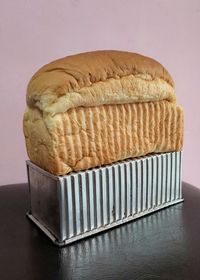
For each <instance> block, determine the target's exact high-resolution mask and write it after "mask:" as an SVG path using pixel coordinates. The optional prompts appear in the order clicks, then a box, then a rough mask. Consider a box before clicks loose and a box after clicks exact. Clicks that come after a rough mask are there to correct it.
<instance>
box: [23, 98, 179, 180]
mask: <svg viewBox="0 0 200 280" xmlns="http://www.w3.org/2000/svg"><path fill="white" fill-rule="evenodd" d="M24 134H25V137H26V145H27V151H28V154H29V157H30V159H31V160H32V161H33V162H34V163H36V164H37V165H39V166H41V167H42V168H44V169H46V170H48V171H50V172H51V173H53V174H55V175H64V174H67V173H69V172H70V171H72V170H75V171H79V170H85V169H89V168H91V167H95V166H100V165H104V164H109V163H112V162H116V161H118V160H122V159H126V158H131V157H138V156H140V155H146V154H149V153H154V152H167V151H176V150H181V149H182V145H183V111H182V109H181V108H180V107H178V106H176V105H175V104H172V103H170V102H167V101H160V102H148V103H137V104H134V103H133V104H121V105H104V106H99V107H88V108H84V107H79V108H75V109H70V110H69V111H68V112H66V113H62V114H57V115H56V116H54V117H50V116H48V117H45V118H43V117H42V114H41V113H40V112H39V110H37V109H34V110H31V109H29V110H28V111H27V112H26V113H25V116H24Z"/></svg>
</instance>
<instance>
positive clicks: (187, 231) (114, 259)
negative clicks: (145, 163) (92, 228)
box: [0, 183, 200, 280]
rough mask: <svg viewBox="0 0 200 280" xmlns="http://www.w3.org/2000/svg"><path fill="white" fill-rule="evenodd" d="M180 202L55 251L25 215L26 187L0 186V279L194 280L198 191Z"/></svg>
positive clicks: (199, 238) (187, 189)
mask: <svg viewBox="0 0 200 280" xmlns="http://www.w3.org/2000/svg"><path fill="white" fill-rule="evenodd" d="M183 190H184V199H185V201H184V203H181V204H177V205H175V206H171V207H169V208H166V209H164V210H161V211H159V212H156V213H153V214H151V215H149V216H146V217H143V218H141V219H138V220H136V221H134V222H130V223H128V224H125V225H123V226H120V227H118V228H115V229H112V230H110V231H107V232H104V233H102V234H99V235H96V236H93V237H91V238H88V239H85V240H82V241H79V242H78V243H74V244H72V245H69V246H67V247H64V248H58V247H56V246H55V245H53V243H51V241H50V240H49V239H48V238H47V237H46V236H45V235H44V234H43V233H42V232H41V231H40V230H39V229H37V228H36V226H35V225H34V224H32V223H31V222H30V221H29V220H28V219H27V218H26V216H25V213H26V211H27V210H28V207H29V206H28V187H27V184H19V185H10V186H2V187H0V279H1V280H7V279H8V280H11V279H14V280H18V279H19V280H23V279H26V280H32V279H33V280H40V279H43V280H44V279H48V280H51V279H53V280H57V279H92V280H93V279H104V280H105V279H135V280H143V279H148V280H150V279H152V280H154V279H155V280H156V279H159V280H160V279H163V280H167V279H172V280H173V279H181V280H183V279H189V280H191V279H195V280H198V279H200V190H199V189H197V188H195V187H193V186H190V185H188V184H186V183H184V184H183Z"/></svg>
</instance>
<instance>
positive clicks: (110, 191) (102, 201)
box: [27, 152, 182, 245]
mask: <svg viewBox="0 0 200 280" xmlns="http://www.w3.org/2000/svg"><path fill="white" fill-rule="evenodd" d="M181 158H182V153H181V152H172V153H165V154H155V155H150V156H145V157H140V158H137V159H129V160H126V161H121V162H118V163H115V164H112V165H108V166H104V167H100V168H94V169H91V170H87V171H84V172H78V173H71V174H69V175H66V176H53V175H50V176H49V173H48V172H46V171H44V170H42V169H41V168H39V167H37V166H35V165H34V164H32V163H31V162H30V161H27V167H28V178H29V186H30V193H31V211H30V213H29V217H30V218H31V220H32V221H34V222H35V223H36V224H37V225H38V226H39V227H40V228H41V229H42V230H43V231H44V232H45V233H47V231H48V236H49V237H50V238H51V239H52V240H53V241H54V243H56V244H58V245H66V244H69V243H71V242H74V241H77V240H79V239H82V238H84V237H88V236H90V235H93V234H96V233H98V232H102V231H104V230H107V229H109V228H112V227H115V226H117V225H120V224H123V223H125V222H128V221H131V220H133V219H136V218H139V217H142V216H144V215H146V214H149V213H152V212H154V211H156V210H159V209H162V208H164V207H167V206H170V205H173V204H175V203H178V202H181V201H182V187H181V162H182V161H181ZM41 178H42V180H41ZM45 178H46V179H45ZM38 190H39V192H38ZM55 190H57V192H55ZM38 194H40V196H39V197H38ZM41 196H42V198H41ZM41 199H42V201H43V204H42V205H41V204H40V208H39V211H38V209H37V205H39V204H38V201H40V200H41ZM49 204H50V205H49ZM38 207H39V206H38ZM48 211H49V212H48ZM43 212H44V213H43ZM58 212H59V213H58ZM53 213H58V215H57V216H56V219H55V217H54V220H56V223H49V219H50V216H51V219H52V218H53V217H52V215H54V214H53ZM45 218H46V219H47V222H46V221H44V220H45Z"/></svg>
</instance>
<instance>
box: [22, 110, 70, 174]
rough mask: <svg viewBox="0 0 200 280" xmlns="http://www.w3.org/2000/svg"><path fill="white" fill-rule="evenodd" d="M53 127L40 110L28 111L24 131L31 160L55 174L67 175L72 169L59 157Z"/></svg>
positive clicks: (24, 120) (24, 119) (25, 116)
mask: <svg viewBox="0 0 200 280" xmlns="http://www.w3.org/2000/svg"><path fill="white" fill-rule="evenodd" d="M53 127H54V126H53V125H52V124H51V127H48V126H47V125H46V121H45V119H44V118H43V116H42V114H41V112H40V111H39V110H38V109H30V108H29V109H27V110H26V112H25V113H24V118H23V131H24V136H25V143H26V149H27V154H28V157H29V159H30V160H31V161H32V162H33V163H35V164H36V165H38V166H40V167H42V168H43V169H45V170H47V171H49V172H51V173H53V174H66V173H68V172H70V171H71V168H70V167H69V166H68V165H66V164H65V163H64V162H61V161H60V158H59V157H58V155H57V146H58V143H57V138H56V137H55V133H53V132H54V129H53Z"/></svg>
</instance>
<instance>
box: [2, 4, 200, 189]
mask: <svg viewBox="0 0 200 280" xmlns="http://www.w3.org/2000/svg"><path fill="white" fill-rule="evenodd" d="M199 30H200V1H198V0H196V1H195V0H191V1H186V0H151V1H148V0H126V1H125V0H109V1H108V0H99V1H94V0H84V1H83V0H82V1H81V0H57V1H51V0H36V1H28V0H18V1H6V0H3V1H1V3H0V50H1V51H0V61H1V68H0V95H1V102H0V133H1V136H0V184H10V183H16V182H25V181H26V168H25V159H26V158H27V156H26V151H25V145H24V138H23V133H22V116H23V112H24V109H25V92H26V85H27V83H28V80H29V78H30V77H31V75H32V74H33V73H34V72H35V71H36V70H37V69H38V68H39V67H40V66H42V65H43V64H45V63H47V62H49V61H51V60H53V59H56V58H58V57H62V56H65V55H69V54H73V53H77V52H83V51H88V50H95V49H121V50H129V51H134V52H139V53H142V54H145V55H147V56H151V57H154V58H155V59H157V60H159V61H160V62H161V63H163V64H164V65H165V66H166V68H167V69H168V70H169V71H170V73H171V74H172V76H173V77H174V80H175V82H176V90H177V96H178V102H179V103H180V104H181V105H182V106H183V107H184V110H185V118H186V121H185V147H184V174H183V178H184V180H185V181H187V182H190V183H192V184H195V185H198V183H199V182H200V172H199V165H200V152H199V139H200V118H199V103H200V92H199V91H200V87H199V80H200V79H199V74H200V71H199V65H200V37H199V34H200V33H199V32H200V31H199ZM199 187H200V185H199Z"/></svg>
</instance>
